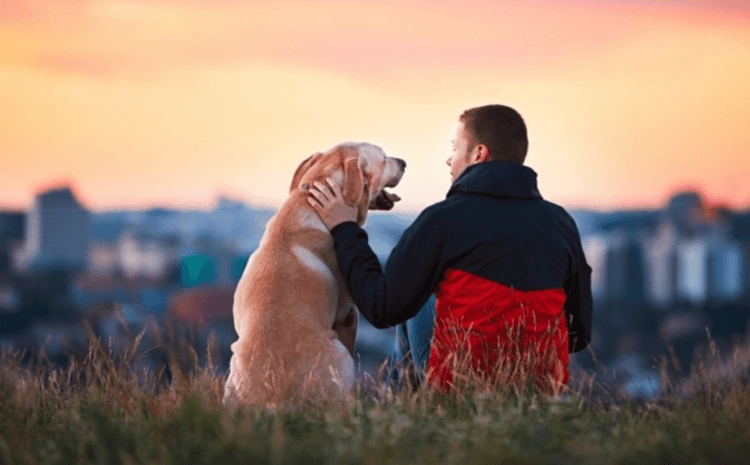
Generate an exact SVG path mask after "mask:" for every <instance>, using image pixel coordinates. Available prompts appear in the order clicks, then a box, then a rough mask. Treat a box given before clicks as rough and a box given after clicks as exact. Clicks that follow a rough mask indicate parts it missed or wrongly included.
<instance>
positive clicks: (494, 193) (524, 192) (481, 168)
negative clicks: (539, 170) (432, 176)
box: [446, 161, 542, 200]
mask: <svg viewBox="0 0 750 465" xmlns="http://www.w3.org/2000/svg"><path fill="white" fill-rule="evenodd" d="M456 193H466V194H482V195H488V196H491V197H498V198H506V199H527V200H534V199H541V198H542V195H541V194H540V193H539V189H538V188H537V185H536V172H535V171H534V170H532V169H531V168H529V167H528V166H524V165H518V164H516V163H511V162H507V161H485V162H482V163H477V164H475V165H471V166H469V167H467V168H466V169H465V170H464V172H463V173H461V176H459V177H458V179H456V182H454V183H453V185H451V188H450V189H449V190H448V195H446V198H447V197H450V196H451V195H453V194H456Z"/></svg>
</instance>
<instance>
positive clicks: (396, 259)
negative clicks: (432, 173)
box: [331, 209, 443, 328]
mask: <svg viewBox="0 0 750 465" xmlns="http://www.w3.org/2000/svg"><path fill="white" fill-rule="evenodd" d="M428 210H429V209H428ZM428 210H425V211H424V212H422V214H420V216H419V217H417V219H416V220H415V221H414V223H412V225H411V226H409V228H407V229H406V231H405V232H404V234H403V235H402V236H401V239H400V240H399V242H398V244H396V246H395V247H394V249H393V250H392V251H391V254H390V256H389V257H388V261H387V262H386V264H385V272H384V271H383V270H382V268H381V266H380V262H379V261H378V258H377V256H376V255H375V253H374V252H373V251H372V249H371V248H370V245H369V244H368V243H367V233H366V232H365V231H364V230H363V229H362V228H360V227H359V226H357V224H356V223H354V222H345V223H342V224H340V225H338V226H336V227H335V228H333V230H332V231H331V234H332V235H333V238H334V247H335V249H336V256H337V260H338V265H339V270H340V271H341V274H342V275H343V277H344V279H345V280H346V283H347V286H348V287H349V293H350V294H351V296H352V299H353V300H354V303H356V304H357V307H358V308H359V311H360V313H361V314H362V315H363V316H364V317H365V318H366V319H367V321H369V322H370V323H372V325H373V326H375V327H376V328H387V327H389V326H395V325H397V324H399V323H402V322H404V321H406V320H408V319H409V318H411V317H413V316H414V315H416V314H417V312H418V311H419V309H420V308H422V306H423V305H424V304H425V303H426V302H427V300H428V299H429V297H430V294H432V292H433V291H434V289H435V287H436V286H437V284H438V281H439V280H440V278H441V276H442V271H443V270H442V265H441V260H442V259H441V257H442V255H443V254H442V249H443V238H442V235H441V232H440V231H442V227H441V224H440V222H439V220H436V218H435V216H434V215H430V214H429V213H428Z"/></svg>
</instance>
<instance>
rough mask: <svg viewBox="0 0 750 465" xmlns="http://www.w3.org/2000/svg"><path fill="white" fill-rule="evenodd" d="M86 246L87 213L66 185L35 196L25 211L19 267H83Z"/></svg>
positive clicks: (87, 235)
mask: <svg viewBox="0 0 750 465" xmlns="http://www.w3.org/2000/svg"><path fill="white" fill-rule="evenodd" d="M88 249H89V213H88V211H86V209H85V208H84V207H83V206H82V205H81V204H80V203H79V202H78V200H76V198H75V196H74V195H73V192H72V191H71V190H70V188H68V187H62V188H57V189H51V190H48V191H46V192H43V193H41V194H39V195H37V196H36V198H35V199H34V202H33V204H32V205H31V208H30V209H29V212H28V214H27V215H26V240H25V244H24V250H23V262H24V263H23V265H25V266H21V268H31V269H44V268H53V267H65V268H85V267H86V264H87V261H88Z"/></svg>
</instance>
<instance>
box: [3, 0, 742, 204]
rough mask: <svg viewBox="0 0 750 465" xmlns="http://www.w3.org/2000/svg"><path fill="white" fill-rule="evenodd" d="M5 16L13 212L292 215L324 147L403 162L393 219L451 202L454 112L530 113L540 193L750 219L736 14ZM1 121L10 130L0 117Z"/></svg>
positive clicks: (151, 5)
mask: <svg viewBox="0 0 750 465" xmlns="http://www.w3.org/2000/svg"><path fill="white" fill-rule="evenodd" d="M699 4H700V2H697V1H689V0H683V1H679V2H674V1H673V2H649V5H648V6H644V5H642V4H640V2H634V1H632V2H626V1H620V2H614V1H598V2H583V1H573V0H556V1H550V2H540V1H536V2H530V3H529V2H519V1H511V2H504V3H503V4H502V5H489V4H483V3H480V2H476V3H475V2H469V3H466V2H457V1H450V0H445V1H441V2H438V3H434V2H432V3H427V2H423V1H419V0H411V1H408V2H398V3H396V2H378V3H374V2H343V3H342V2H337V1H312V2H275V3H258V2H249V3H248V2H236V1H229V2H222V3H220V4H217V3H216V2H208V1H205V0H198V1H187V0H169V1H167V0H159V1H151V2H143V1H135V0H66V1H56V2H51V1H50V2H47V1H42V2H33V3H32V2H25V1H21V0H10V1H9V2H4V4H3V7H2V9H0V23H2V25H3V28H2V30H0V83H2V84H3V85H2V86H0V108H2V109H3V110H4V111H3V113H4V116H3V124H0V157H1V158H2V169H0V208H1V209H25V208H27V207H28V204H29V201H30V200H31V199H32V198H33V196H34V195H35V194H36V193H38V192H41V191H44V190H46V189H49V188H53V187H57V186H60V185H70V186H72V187H73V189H74V190H75V191H76V192H77V195H78V196H79V197H80V199H81V201H82V203H83V204H84V205H86V206H87V207H88V208H90V209H92V210H105V209H118V208H134V209H136V208H137V209H142V208H149V207H158V206H166V207H174V208H208V207H210V206H212V205H213V204H215V202H216V199H217V198H218V197H219V196H220V195H226V196H229V197H231V198H236V199H242V200H243V201H245V202H247V203H249V204H251V205H254V206H259V207H271V208H275V207H278V206H279V205H280V204H281V203H282V202H283V201H284V200H285V199H286V197H287V192H288V185H289V181H290V179H291V175H292V173H293V172H294V169H295V168H296V166H297V165H298V164H299V162H300V161H302V160H303V159H304V158H305V157H307V156H308V155H309V154H310V153H312V152H315V151H322V150H326V149H328V148H330V147H332V146H333V145H335V144H337V143H339V142H343V141H347V140H365V141H369V142H372V143H375V144H377V145H380V146H382V147H383V148H384V149H385V150H386V152H387V153H388V154H390V155H393V156H398V157H400V158H403V159H405V160H407V162H408V164H409V167H408V168H407V172H406V175H405V176H404V179H403V181H402V183H401V185H400V186H399V187H398V188H397V189H396V190H395V192H397V193H398V194H399V195H400V196H401V197H402V198H403V199H404V200H403V201H402V202H401V203H399V204H397V206H396V208H395V209H394V210H393V213H399V212H404V213H407V212H408V213H414V212H418V211H420V210H422V209H423V208H425V207H426V206H427V205H429V204H432V203H435V202H437V201H440V200H441V199H443V198H444V196H445V193H446V192H447V191H448V188H449V184H450V176H449V174H448V167H447V166H446V165H445V160H446V159H447V158H448V156H449V155H450V139H451V137H452V131H453V128H454V126H455V122H456V119H457V117H458V115H459V114H460V112H461V111H462V110H464V109H466V108H468V107H471V106H475V105H481V104H485V103H505V104H509V105H511V106H513V107H515V108H517V109H518V110H519V111H520V112H521V114H522V115H523V116H524V118H525V119H526V122H527V124H528V127H529V136H530V149H529V157H528V159H527V162H528V165H529V166H531V167H532V168H534V169H535V170H536V171H537V172H538V173H539V185H540V191H541V192H542V195H543V196H544V197H545V198H547V199H548V200H551V201H553V202H555V203H559V204H561V205H563V206H565V207H567V208H593V209H599V210H608V209H618V208H660V207H661V206H663V205H664V204H665V203H666V202H667V200H668V199H669V197H670V196H671V194H672V193H674V192H677V191H680V190H684V189H694V190H698V191H700V192H701V193H702V194H703V196H704V198H706V200H707V201H708V202H709V203H712V204H725V205H728V206H730V207H735V208H743V207H746V206H748V205H750V185H748V184H747V183H746V182H745V179H748V178H749V177H750V163H748V162H747V159H748V155H750V134H749V133H748V132H747V129H746V124H747V121H750V89H749V88H748V86H747V82H750V60H747V56H750V27H749V26H750V12H748V10H747V8H746V3H745V2H741V1H724V2H712V5H713V6H712V7H711V8H707V7H701V6H699ZM5 115H7V116H5Z"/></svg>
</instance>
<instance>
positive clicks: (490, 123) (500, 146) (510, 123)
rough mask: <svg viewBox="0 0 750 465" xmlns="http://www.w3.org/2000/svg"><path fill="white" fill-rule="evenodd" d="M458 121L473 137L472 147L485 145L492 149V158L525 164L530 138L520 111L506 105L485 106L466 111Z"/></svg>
mask: <svg viewBox="0 0 750 465" xmlns="http://www.w3.org/2000/svg"><path fill="white" fill-rule="evenodd" d="M458 120H459V121H460V122H461V123H463V125H464V129H465V130H466V131H467V132H468V135H469V136H470V138H471V140H470V141H469V142H470V144H472V145H471V147H470V149H473V148H474V147H476V146H477V145H479V144H483V145H486V146H487V148H488V149H489V151H490V160H495V161H510V162H513V163H518V164H519V165H523V162H524V160H526V152H527V151H528V149H529V139H528V136H527V135H526V123H524V121H523V118H521V115H520V114H519V113H518V112H517V111H516V110H514V109H513V108H511V107H508V106H505V105H485V106H482V107H475V108H470V109H468V110H466V111H464V112H463V113H461V116H460V117H459V118H458Z"/></svg>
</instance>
